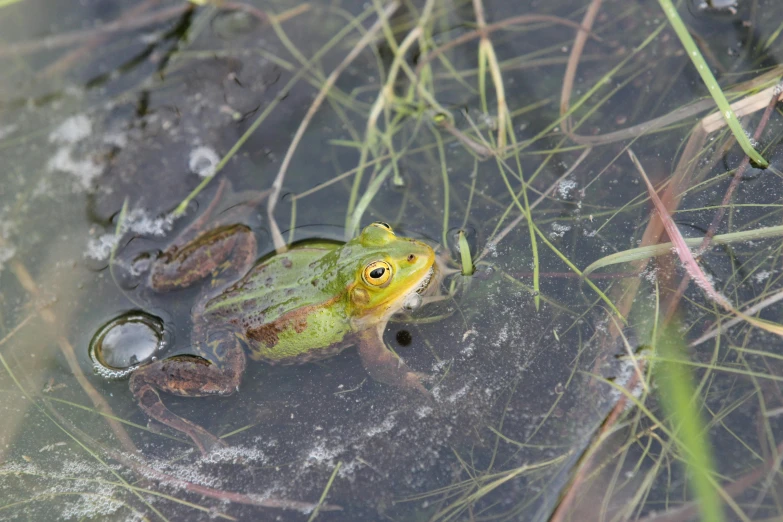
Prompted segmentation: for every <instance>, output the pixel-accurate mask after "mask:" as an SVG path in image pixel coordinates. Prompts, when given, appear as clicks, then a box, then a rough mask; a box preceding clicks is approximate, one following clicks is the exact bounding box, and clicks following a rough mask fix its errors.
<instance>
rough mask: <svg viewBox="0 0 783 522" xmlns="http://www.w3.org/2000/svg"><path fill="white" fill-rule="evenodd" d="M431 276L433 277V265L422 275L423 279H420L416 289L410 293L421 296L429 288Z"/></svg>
mask: <svg viewBox="0 0 783 522" xmlns="http://www.w3.org/2000/svg"><path fill="white" fill-rule="evenodd" d="M433 275H435V265H433V266H432V267H430V269H429V270H427V273H426V274H424V277H422V279H421V281H420V282H419V284H418V285H416V288H414V290H413V292H411V293H415V294H419V295H422V294H423V293H424V292H425V291H426V290H427V288H428V287H429V286H430V281H432V276H433Z"/></svg>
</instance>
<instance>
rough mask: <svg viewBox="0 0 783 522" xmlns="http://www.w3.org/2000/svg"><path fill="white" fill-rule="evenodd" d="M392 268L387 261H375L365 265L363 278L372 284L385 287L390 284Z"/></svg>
mask: <svg viewBox="0 0 783 522" xmlns="http://www.w3.org/2000/svg"><path fill="white" fill-rule="evenodd" d="M391 276H392V268H391V265H390V264H389V263H387V262H386V261H373V262H372V263H369V264H368V265H367V266H365V267H364V270H363V271H362V279H363V280H364V282H365V283H367V284H368V285H370V286H380V287H384V286H386V285H387V284H389V281H391Z"/></svg>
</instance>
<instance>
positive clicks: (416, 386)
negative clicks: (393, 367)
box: [405, 372, 432, 397]
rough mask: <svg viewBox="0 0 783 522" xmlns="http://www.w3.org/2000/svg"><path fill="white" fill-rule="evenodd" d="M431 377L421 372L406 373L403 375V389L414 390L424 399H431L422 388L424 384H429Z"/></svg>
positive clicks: (429, 394) (428, 392) (427, 391)
mask: <svg viewBox="0 0 783 522" xmlns="http://www.w3.org/2000/svg"><path fill="white" fill-rule="evenodd" d="M431 381H432V376H431V375H428V374H426V373H422V372H407V373H406V374H405V387H406V388H408V389H411V390H415V391H417V392H419V393H421V394H422V395H424V396H425V397H431V396H432V394H431V393H430V391H429V390H428V389H427V388H425V387H424V384H422V383H424V382H431Z"/></svg>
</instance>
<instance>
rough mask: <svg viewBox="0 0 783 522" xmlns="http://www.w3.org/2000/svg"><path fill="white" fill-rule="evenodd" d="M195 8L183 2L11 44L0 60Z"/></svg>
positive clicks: (162, 19)
mask: <svg viewBox="0 0 783 522" xmlns="http://www.w3.org/2000/svg"><path fill="white" fill-rule="evenodd" d="M193 8H194V6H193V4H192V3H190V2H182V3H181V4H178V5H175V6H173V7H168V8H166V9H161V10H160V11H155V12H154V13H150V14H148V15H147V16H140V17H137V18H135V19H127V20H126V19H125V18H121V19H120V20H116V21H114V22H109V23H107V24H104V25H101V26H100V27H96V28H95V29H88V30H84V31H72V32H69V33H61V34H58V35H54V36H49V37H46V38H42V39H40V40H33V41H31V42H19V43H16V44H11V45H8V46H5V47H0V58H2V57H6V56H17V55H22V54H30V53H34V52H38V51H43V50H48V49H53V48H59V47H65V46H67V45H71V44H75V43H79V42H82V41H85V40H90V39H92V38H96V37H98V36H100V35H106V34H113V33H118V32H122V31H132V30H134V29H139V28H141V27H147V26H148V25H152V24H157V23H160V22H165V21H167V20H170V19H172V18H176V17H178V16H181V15H182V14H184V13H185V12H187V11H189V10H191V9H193Z"/></svg>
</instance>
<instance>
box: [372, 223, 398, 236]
mask: <svg viewBox="0 0 783 522" xmlns="http://www.w3.org/2000/svg"><path fill="white" fill-rule="evenodd" d="M373 225H375V226H376V227H381V228H385V229H386V230H388V231H389V232H391V233H392V234H393V233H394V230H392V227H391V226H390V225H389V224H388V223H384V222H383V221H376V222H375V223H373Z"/></svg>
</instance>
